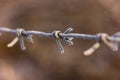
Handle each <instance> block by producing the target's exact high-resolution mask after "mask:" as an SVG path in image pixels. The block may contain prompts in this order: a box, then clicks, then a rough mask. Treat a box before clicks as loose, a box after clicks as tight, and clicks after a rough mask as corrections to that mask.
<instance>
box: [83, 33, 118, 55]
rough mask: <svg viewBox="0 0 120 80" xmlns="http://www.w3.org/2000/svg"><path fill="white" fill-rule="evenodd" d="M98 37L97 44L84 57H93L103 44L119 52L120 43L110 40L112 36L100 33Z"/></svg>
mask: <svg viewBox="0 0 120 80" xmlns="http://www.w3.org/2000/svg"><path fill="white" fill-rule="evenodd" d="M96 37H97V43H95V44H94V45H93V46H92V47H91V48H90V49H88V50H86V51H84V55H86V56H89V55H91V54H92V53H93V52H94V51H95V50H97V49H98V48H99V47H100V45H101V43H104V44H105V45H107V46H108V47H109V48H110V49H111V50H113V51H117V50H118V46H117V45H118V43H116V42H115V41H112V40H110V39H109V38H110V36H109V35H108V34H106V33H99V34H97V35H96Z"/></svg>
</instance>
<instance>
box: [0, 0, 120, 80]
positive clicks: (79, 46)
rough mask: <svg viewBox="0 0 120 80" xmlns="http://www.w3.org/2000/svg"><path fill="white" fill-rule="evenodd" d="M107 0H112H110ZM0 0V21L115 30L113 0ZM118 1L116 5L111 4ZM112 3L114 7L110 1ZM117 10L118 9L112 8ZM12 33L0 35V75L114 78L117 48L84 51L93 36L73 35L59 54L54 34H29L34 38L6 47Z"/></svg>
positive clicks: (5, 79) (46, 79)
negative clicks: (80, 37) (88, 53)
mask: <svg viewBox="0 0 120 80" xmlns="http://www.w3.org/2000/svg"><path fill="white" fill-rule="evenodd" d="M111 1H112V0H111ZM113 2H114V4H112V2H110V1H109V0H98V1H95V0H0V26H5V27H9V28H21V27H22V28H25V29H29V30H30V29H32V30H39V31H45V32H52V31H53V30H61V31H64V30H66V29H67V28H68V27H72V28H74V32H78V33H86V34H87V33H88V34H96V33H99V32H106V33H109V34H113V33H115V32H118V31H120V30H119V29H120V27H119V24H120V23H119V20H120V18H119V17H116V16H120V14H118V13H119V8H120V7H119V4H120V2H118V1H117V0H114V1H113ZM116 5H117V7H115V6H116ZM112 6H113V7H112ZM116 10H117V11H116ZM14 37H15V35H13V34H8V33H3V34H2V36H1V37H0V46H1V47H0V80H27V79H28V80H119V79H120V76H119V74H120V54H119V51H118V52H112V51H111V50H109V49H108V48H107V47H106V46H105V45H102V47H101V48H100V49H98V50H97V51H96V52H95V53H94V54H93V55H91V56H87V57H85V56H84V55H83V53H82V52H83V51H84V50H86V49H88V48H89V47H91V46H92V45H93V44H94V41H88V40H86V41H85V40H77V39H75V40H74V45H73V46H68V45H66V44H65V45H64V48H65V54H63V55H61V54H60V52H59V49H58V48H57V46H56V44H55V40H54V39H47V38H41V37H36V36H34V37H33V38H34V40H35V44H34V45H33V44H31V43H28V42H25V44H26V47H27V49H26V51H21V49H20V47H19V45H16V46H14V47H12V48H7V47H6V45H7V44H8V43H9V42H10V41H11V40H12V39H13V38H14Z"/></svg>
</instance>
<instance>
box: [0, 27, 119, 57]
mask: <svg viewBox="0 0 120 80" xmlns="http://www.w3.org/2000/svg"><path fill="white" fill-rule="evenodd" d="M72 31H73V29H72V28H68V29H67V30H65V31H64V32H63V33H62V32H61V31H53V32H51V33H46V32H42V31H35V30H24V29H23V28H17V29H10V28H5V27H0V32H1V33H3V32H8V33H14V34H16V37H15V38H14V39H13V40H12V42H10V43H9V44H8V45H7V47H12V46H14V45H15V44H16V43H17V42H19V43H20V47H21V49H22V50H25V49H26V47H25V45H24V38H27V40H28V41H30V42H32V43H34V41H33V39H32V36H33V35H38V36H39V37H46V38H54V39H55V40H56V43H57V45H58V48H59V49H60V51H61V54H63V53H64V48H63V46H62V43H61V40H62V41H64V42H66V43H68V44H69V45H73V42H72V40H73V39H74V38H78V39H84V40H87V39H88V40H95V41H96V43H95V44H94V45H93V46H92V47H91V48H89V49H88V50H86V51H84V55H86V56H89V55H91V54H92V53H93V52H94V51H95V50H97V49H98V48H99V47H100V45H101V44H102V43H104V44H105V45H107V46H108V47H109V48H110V49H111V50H112V51H118V43H119V42H120V32H117V33H115V34H113V35H112V36H109V35H108V34H107V33H98V34H96V35H90V34H79V33H70V32H72Z"/></svg>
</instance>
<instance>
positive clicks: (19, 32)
mask: <svg viewBox="0 0 120 80" xmlns="http://www.w3.org/2000/svg"><path fill="white" fill-rule="evenodd" d="M24 31H25V30H24V29H22V28H20V29H16V34H17V37H15V38H14V39H13V41H12V42H10V43H9V44H8V45H7V47H13V46H14V45H15V44H16V43H17V42H18V41H19V43H20V47H21V49H22V50H25V49H26V47H25V45H24V37H26V38H27V40H28V41H30V42H32V43H34V41H33V39H32V35H26V34H24V33H23V32H24Z"/></svg>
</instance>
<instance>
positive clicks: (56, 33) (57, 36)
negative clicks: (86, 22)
mask: <svg viewBox="0 0 120 80" xmlns="http://www.w3.org/2000/svg"><path fill="white" fill-rule="evenodd" d="M71 31H73V29H72V28H68V29H67V30H66V31H65V32H64V33H63V34H68V33H70V32H71ZM52 33H53V37H54V38H55V39H56V43H57V46H58V47H59V49H60V51H61V54H64V48H63V46H62V44H61V40H62V41H64V42H65V43H68V44H69V45H73V42H72V39H73V37H62V36H61V35H60V34H62V32H61V31H53V32H52Z"/></svg>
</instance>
